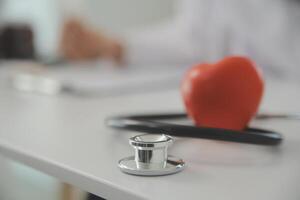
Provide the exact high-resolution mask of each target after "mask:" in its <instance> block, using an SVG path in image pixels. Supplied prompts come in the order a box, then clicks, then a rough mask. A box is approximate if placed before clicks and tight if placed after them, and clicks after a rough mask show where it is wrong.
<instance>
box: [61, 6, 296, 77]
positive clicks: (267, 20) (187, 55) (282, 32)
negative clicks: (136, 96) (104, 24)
mask: <svg viewBox="0 0 300 200" xmlns="http://www.w3.org/2000/svg"><path fill="white" fill-rule="evenodd" d="M62 35H63V36H62V40H61V45H60V46H61V48H60V49H61V53H62V55H63V56H64V57H65V58H66V59H71V60H82V59H95V58H97V59H98V58H106V59H112V60H114V61H116V62H118V63H127V64H130V65H136V64H147V65H155V64H159V65H161V64H165V65H178V64H180V65H181V64H182V65H190V64H193V63H197V62H211V61H216V60H218V59H221V58H222V57H224V56H226V55H229V54H239V55H246V56H249V57H250V58H252V59H254V60H255V61H256V62H257V63H258V64H259V65H260V66H261V67H262V68H263V70H264V71H266V72H267V73H269V74H273V75H277V76H281V75H283V74H284V75H286V76H297V74H298V75H299V74H300V73H299V72H300V37H299V35H300V1H298V0H244V1H240V0H228V1H221V0H181V1H179V2H178V4H177V15H176V16H175V17H174V18H173V19H172V20H171V21H170V22H169V23H168V24H164V25H158V26H156V27H149V28H147V29H145V30H142V31H138V32H132V33H130V34H128V35H124V36H122V37H120V38H117V39H115V38H112V37H110V36H109V35H106V34H105V33H104V32H103V33H97V32H95V31H94V30H93V28H91V27H89V26H87V25H85V24H83V23H81V22H79V21H78V20H74V19H73V20H69V21H67V22H66V23H65V25H64V28H63V34H62Z"/></svg>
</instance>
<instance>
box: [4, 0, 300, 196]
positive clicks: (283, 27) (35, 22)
mask: <svg viewBox="0 0 300 200" xmlns="http://www.w3.org/2000/svg"><path fill="white" fill-rule="evenodd" d="M229 2H230V3H229ZM69 19H73V21H72V22H71V23H69V24H68V23H67V24H66V22H67V21H68V20H69ZM74 19H75V20H74ZM299 22H300V2H299V1H298V0H248V1H239V0H230V1H215V0H211V1H210V0H208V1H207V0H199V1H197V0H182V1H177V0H163V1H162V0H106V1H104V0H26V1H20V0H0V76H2V72H4V71H5V70H7V68H15V67H17V68H18V73H14V74H13V77H12V78H13V79H12V80H13V85H14V87H15V89H17V90H22V91H30V92H32V91H34V92H39V93H44V94H57V92H60V90H61V89H62V88H60V86H61V85H59V84H62V86H61V87H64V86H65V85H63V84H64V82H63V81H64V80H67V82H70V81H75V82H76V83H77V86H78V87H77V88H75V89H76V90H77V89H80V90H82V89H84V90H85V89H86V88H88V89H91V88H92V89H94V90H97V91H100V90H101V91H100V92H101V93H102V94H103V93H105V92H107V91H106V89H107V88H108V90H109V92H111V90H112V88H114V87H120V86H124V85H125V86H126V87H129V86H130V85H131V86H132V85H134V86H141V84H140V82H141V80H142V81H144V82H146V81H148V82H147V83H145V84H144V85H143V86H144V87H147V86H148V85H149V84H150V85H151V86H153V85H154V82H158V85H159V87H160V88H161V87H164V86H165V85H167V84H162V83H161V81H166V82H168V83H170V84H171V85H172V87H178V80H180V77H181V75H182V71H184V70H185V69H186V68H187V67H190V66H192V64H195V63H199V62H203V61H216V60H218V59H221V58H222V57H224V56H226V55H229V54H238V55H246V56H249V57H250V58H252V59H253V60H255V61H256V62H257V63H258V64H259V65H260V66H261V68H262V69H263V71H264V72H265V75H266V77H267V76H271V77H273V78H275V79H277V80H279V81H290V80H291V79H293V80H296V81H298V82H299V75H300V70H299V66H300V37H299V34H300V24H299ZM140 30H146V31H145V32H143V31H141V32H140ZM134 31H137V32H139V34H133V35H131V36H133V37H129V36H128V35H130V33H131V32H134ZM73 33H74V34H75V33H76V34H78V35H77V36H74V34H73ZM98 33H99V34H98ZM72 34H73V36H72ZM127 36H128V37H127ZM72 37H74V38H75V39H74V38H73V39H72ZM79 38H81V39H79ZM95 41H96V42H95ZM70 44H71V47H70ZM94 44H101V45H99V46H93V45H94ZM83 46H84V47H83ZM78 47H82V49H83V50H82V49H81V48H78ZM74 50H75V52H74ZM81 50H82V51H81ZM62 51H63V54H64V55H63V56H62ZM132 57H134V58H133V59H132ZM99 58H105V59H106V58H109V59H110V60H113V61H114V62H115V63H117V65H120V66H122V65H124V63H125V61H126V62H127V61H130V62H128V63H131V61H132V63H134V65H137V64H138V65H139V63H140V62H139V60H138V59H141V60H144V61H145V63H142V64H141V65H145V64H146V65H148V68H147V69H148V71H147V72H145V71H142V72H140V71H138V69H135V70H134V71H131V70H130V69H124V68H121V67H119V68H116V67H110V66H109V67H108V68H106V66H108V65H110V64H107V63H105V64H103V63H100V62H98V61H95V60H97V59H99ZM82 60H85V62H82ZM100 60H101V59H100ZM124 60H125V61H124ZM11 61H12V63H11ZM16 61H17V62H16ZM70 63H71V64H70ZM78 63H79V64H78ZM147 63H148V64H147ZM53 65H56V67H54V66H53ZM70 65H71V66H72V67H70ZM83 65H84V66H86V65H89V66H90V67H88V68H83V67H82V66H83ZM162 65H164V66H165V67H166V68H165V69H163V68H162V67H161V66H162ZM177 65H178V66H181V68H180V69H181V70H180V71H179V72H178V73H177V72H174V73H171V71H172V69H174V67H172V69H171V67H170V66H177ZM1 68H3V71H2V69H1ZM20 68H22V70H20ZM28 68H29V70H28ZM49 68H53V69H51V70H49ZM112 68H113V69H114V70H111V69H112ZM24 69H25V70H24ZM153 69H156V70H153ZM157 69H159V70H157ZM176 69H177V68H176ZM99 70H100V71H101V73H100V71H99ZM24 71H25V72H24ZM112 71H113V72H112ZM125 73H126V76H124V74H125ZM28 74H29V75H30V76H28ZM137 74H138V75H137ZM24 75H26V76H25V78H26V79H24ZM101 75H102V76H101ZM158 75H160V76H158ZM173 75H174V76H173ZM36 77H39V79H38V80H39V81H40V82H38V84H39V85H38V89H37V88H36V85H31V83H34V84H36V83H37V81H36V79H35V78H36ZM40 77H47V78H48V77H51V78H53V79H51V80H55V81H56V82H55V81H54V82H51V81H50V83H51V84H50V86H51V87H50V88H49V79H47V80H46V81H43V80H44V79H40ZM134 77H139V79H135V78H134ZM154 78H157V81H153V80H154ZM169 79H170V80H171V79H172V80H173V79H176V81H175V82H172V81H170V80H169ZM24 80H25V82H24ZM57 80H59V81H62V82H57ZM99 80H100V81H99ZM155 80H156V79H155ZM45 82H46V83H47V84H46V85H45V87H44V85H43V84H44V83H45ZM57 83H59V84H57ZM116 83H119V85H117V86H116ZM124 83H126V84H124ZM147 84H148V85H147ZM24 85H26V87H24ZM41 85H42V87H41ZM74 85H76V84H74V83H73V84H72V86H74ZM83 86H84V87H83ZM140 88H142V90H143V89H144V88H143V87H140ZM140 88H139V89H140ZM73 89H74V88H73ZM115 89H116V88H115ZM155 89H157V88H155ZM133 90H135V91H136V90H137V88H133ZM115 91H116V92H115V93H120V91H124V88H121V89H119V90H115ZM70 188H72V189H70ZM86 196H87V194H86V193H85V192H84V191H81V190H80V189H77V188H74V187H70V186H68V185H66V184H63V183H60V182H59V181H58V180H56V179H55V178H53V177H50V176H48V175H46V174H43V173H41V172H38V171H35V170H34V169H31V168H29V167H26V166H24V165H22V164H19V163H16V162H14V161H11V160H8V159H7V158H5V157H2V156H1V155H0V199H1V200H2V199H3V200H6V199H7V200H20V199H26V200H27V199H28V200H29V199H30V200H40V199H43V200H48V199H49V200H60V199H63V200H68V199H74V200H76V199H86Z"/></svg>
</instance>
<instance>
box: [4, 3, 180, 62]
mask: <svg viewBox="0 0 300 200" xmlns="http://www.w3.org/2000/svg"><path fill="white" fill-rule="evenodd" d="M174 1H175V0H164V1H159V0H152V1H146V0H143V1H139V0H126V1H119V0H111V1H97V0H89V1H83V0H28V1H18V0H1V1H0V27H1V29H2V31H3V30H5V29H8V28H9V27H10V28H15V29H23V31H25V32H28V33H27V34H32V35H33V36H32V37H33V41H32V42H33V44H34V51H35V53H36V56H37V57H39V58H45V57H46V58H49V57H54V56H57V49H58V44H59V38H60V34H61V29H62V25H63V20H64V19H66V18H70V17H73V16H76V17H78V18H80V19H82V20H84V21H85V22H88V23H89V24H91V25H93V26H94V27H95V28H99V29H100V28H101V29H103V30H106V31H110V33H112V34H122V33H124V32H126V31H128V30H132V29H135V28H140V27H143V26H147V25H149V24H155V23H157V22H159V21H162V20H166V19H168V18H170V17H172V15H173V14H174ZM25 27H26V28H25ZM29 32H30V33H29ZM28 48H31V47H28ZM28 56H29V57H30V56H31V55H28ZM25 57H26V56H25Z"/></svg>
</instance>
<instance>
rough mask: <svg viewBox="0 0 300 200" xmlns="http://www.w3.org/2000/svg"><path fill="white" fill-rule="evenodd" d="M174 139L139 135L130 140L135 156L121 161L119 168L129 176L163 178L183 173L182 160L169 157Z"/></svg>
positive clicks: (183, 164)
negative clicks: (169, 148) (169, 150)
mask: <svg viewBox="0 0 300 200" xmlns="http://www.w3.org/2000/svg"><path fill="white" fill-rule="evenodd" d="M172 143H173V138H172V137H171V136H168V135H164V134H163V135H138V136H135V137H132V138H130V139H129V144H130V145H131V146H132V147H133V148H134V149H135V155H134V156H130V157H127V158H124V159H121V160H120V161H119V168H120V169H121V171H123V172H125V173H127V174H133V175H138V176H162V175H168V174H174V173H177V172H179V171H181V170H182V169H183V168H184V166H185V163H184V161H183V160H182V159H179V158H176V157H173V156H168V152H167V150H168V147H169V146H170V145H171V144H172Z"/></svg>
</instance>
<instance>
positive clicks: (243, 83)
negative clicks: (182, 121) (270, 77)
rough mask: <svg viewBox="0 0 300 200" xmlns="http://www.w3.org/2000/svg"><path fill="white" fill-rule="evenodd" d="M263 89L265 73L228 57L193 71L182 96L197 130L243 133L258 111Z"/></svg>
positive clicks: (183, 88)
mask: <svg viewBox="0 0 300 200" xmlns="http://www.w3.org/2000/svg"><path fill="white" fill-rule="evenodd" d="M263 89H264V82H263V78H262V76H261V73H260V71H259V70H258V69H257V68H256V67H255V64H254V63H253V62H252V61H251V60H250V59H248V58H245V57H227V58H225V59H223V60H222V61H220V62H218V63H216V64H199V65H196V66H195V67H193V68H191V69H190V70H189V71H188V72H187V74H186V76H185V77H184V80H183V83H182V87H181V92H182V95H183V99H184V103H185V106H186V110H187V112H188V115H189V116H190V117H191V118H192V119H193V120H194V122H195V124H196V125H197V126H206V127H215V128H225V129H233V130H242V129H244V128H245V127H246V126H247V124H248V123H249V121H250V120H251V118H252V117H253V116H254V115H255V113H256V111H257V110H258V107H259V104H260V101H261V98H262V95H263Z"/></svg>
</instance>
